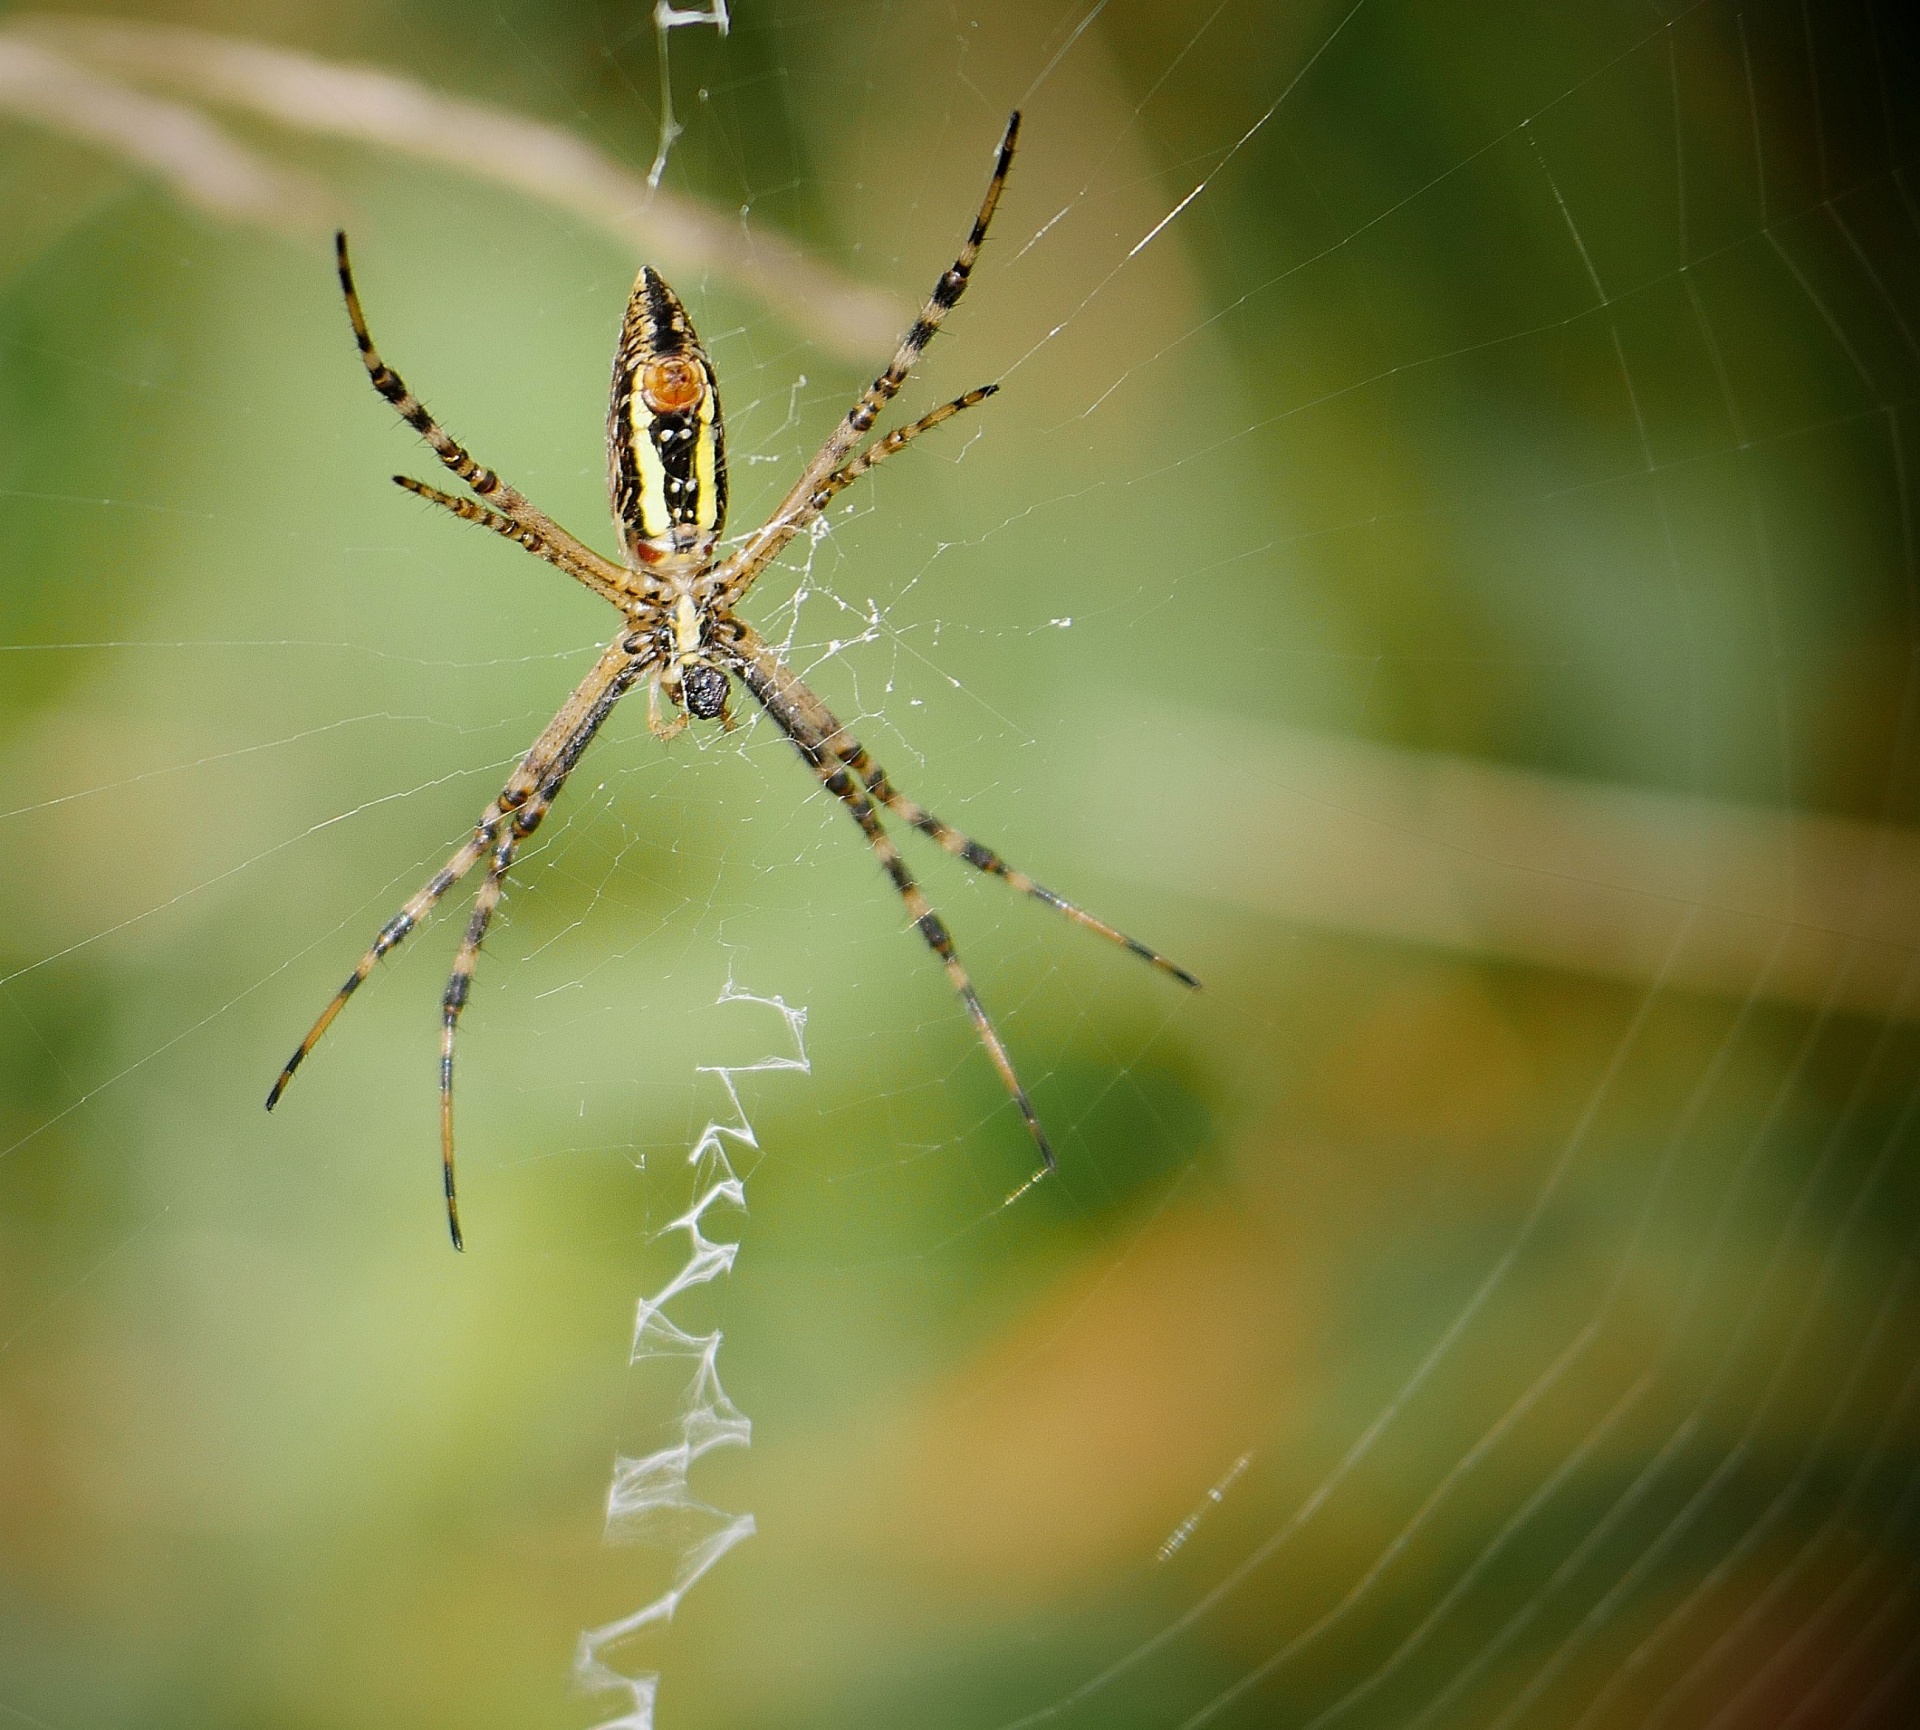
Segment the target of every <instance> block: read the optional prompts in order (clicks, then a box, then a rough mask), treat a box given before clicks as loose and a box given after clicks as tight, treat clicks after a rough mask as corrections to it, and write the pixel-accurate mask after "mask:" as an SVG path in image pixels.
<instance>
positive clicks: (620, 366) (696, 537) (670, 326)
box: [607, 266, 727, 566]
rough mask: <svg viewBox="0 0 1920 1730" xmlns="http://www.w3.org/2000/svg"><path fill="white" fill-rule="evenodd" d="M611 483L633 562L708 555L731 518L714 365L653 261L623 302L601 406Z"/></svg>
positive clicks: (702, 558) (655, 562) (696, 561)
mask: <svg viewBox="0 0 1920 1730" xmlns="http://www.w3.org/2000/svg"><path fill="white" fill-rule="evenodd" d="M607 456H608V487H609V491H610V493H611V496H612V500H613V510H614V515H615V516H617V517H618V518H619V519H620V526H621V532H622V534H623V536H624V537H625V540H626V543H627V550H628V552H629V553H630V554H631V555H632V557H633V559H634V560H635V562H636V563H638V564H641V565H649V566H659V565H661V564H662V563H666V562H669V561H675V562H680V561H684V562H689V563H694V564H704V563H705V562H706V561H707V560H708V559H710V558H711V556H712V553H713V547H714V544H715V542H716V541H718V539H719V537H720V531H721V529H722V527H723V526H724V525H725V523H726V520H727V453H726V437H725V432H724V428H723V426H722V423H721V418H720V393H719V391H718V390H717V389H716V388H715V386H714V381H713V367H712V365H711V363H710V362H709V361H708V359H707V354H706V350H705V349H703V348H702V347H701V346H700V339H699V337H698V336H696V335H695V334H694V329H693V321H692V320H691V319H689V318H688V317H687V312H686V308H685V307H683V306H682V305H681V304H680V300H679V297H678V296H677V295H675V294H674V292H673V290H672V289H670V288H669V287H668V286H667V285H666V283H665V282H664V281H663V280H662V279H661V277H660V275H659V273H658V272H656V271H655V270H653V269H652V268H651V267H650V266H649V267H643V268H642V270H641V272H640V275H639V278H638V280H636V281H635V283H634V285H633V294H632V297H631V298H630V299H629V300H628V302H627V315H626V319H625V322H624V323H623V324H622V325H621V329H620V347H619V350H618V351H617V352H616V354H615V355H614V361H613V399H612V402H611V404H610V406H609V408H608V413H607Z"/></svg>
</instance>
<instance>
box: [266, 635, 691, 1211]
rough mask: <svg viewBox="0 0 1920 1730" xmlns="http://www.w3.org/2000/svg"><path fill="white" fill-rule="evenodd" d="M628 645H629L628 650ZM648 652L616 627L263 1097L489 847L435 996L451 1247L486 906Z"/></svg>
mask: <svg viewBox="0 0 1920 1730" xmlns="http://www.w3.org/2000/svg"><path fill="white" fill-rule="evenodd" d="M629 644H631V645H632V647H629ZM653 659H654V656H653V654H652V651H651V649H650V648H649V647H648V646H647V644H646V643H645V642H644V640H643V639H638V638H635V637H632V636H629V635H628V634H627V633H624V632H623V633H622V634H621V635H620V636H619V637H616V638H615V639H614V640H613V641H612V642H611V643H609V644H608V645H607V647H606V648H605V649H604V650H602V651H601V655H600V659H599V660H598V661H596V662H595V663H594V666H593V670H592V671H591V672H590V673H588V674H587V676H586V677H585V678H584V679H582V680H581V681H580V684H579V685H578V686H577V687H576V688H575V690H574V693H573V695H572V696H571V697H569V698H568V699H567V701H566V702H565V704H563V705H562V706H561V709H560V712H559V713H558V714H556V715H555V716H554V718H553V719H552V720H551V721H550V722H548V723H547V726H546V729H545V731H544V732H542V733H541V735H540V737H539V738H538V739H537V740H535V741H534V745H533V748H532V749H531V750H530V751H529V752H528V753H527V754H526V756H525V757H524V758H522V759H521V761H520V765H519V767H518V768H516V769H515V770H514V772H513V774H512V775H511V776H510V777H509V778H508V781H507V784H506V786H505V787H504V788H502V789H501V791H500V795H499V797H498V798H496V799H494V800H493V802H492V803H491V804H489V805H488V806H487V808H486V810H485V811H484V812H482V813H481V816H480V821H479V822H478V823H476V824H475V825H474V829H473V833H472V834H471V835H470V836H469V837H468V838H467V840H466V841H465V842H464V843H463V844H462V845H461V846H460V847H459V849H458V850H457V851H456V852H455V853H454V855H453V857H452V858H450V859H449V860H448V861H447V862H446V864H445V865H443V866H442V867H441V868H440V869H439V870H438V871H436V872H435V873H434V874H433V876H432V877H430V878H428V879H427V881H426V883H424V884H423V885H422V886H421V888H420V889H419V891H418V892H417V893H416V894H415V895H414V896H413V898H412V899H411V900H410V901H408V902H407V904H406V905H405V906H404V907H403V908H401V910H400V911H399V912H398V913H396V914H395V915H394V916H393V917H392V918H391V919H389V920H388V921H387V922H386V924H385V925H383V926H381V927H380V931H379V934H378V935H377V936H376V937H375V938H374V940H373V943H372V946H371V947H370V948H369V949H368V950H367V952H366V954H364V955H363V956H361V958H360V961H359V964H358V965H357V966H356V967H355V968H354V970H353V972H352V973H350V974H349V975H348V976H347V981H346V983H345V984H344V985H342V986H341V987H340V989H339V990H338V991H337V992H335V993H334V996H333V1000H332V1001H331V1002H330V1003H329V1004H328V1005H327V1007H326V1008H325V1009H323V1010H322V1011H321V1012H320V1017H319V1019H318V1020H317V1021H315V1022H314V1024H313V1026H312V1028H311V1029H309V1031H308V1033H307V1036H306V1038H305V1039H303V1040H301V1042H300V1045H299V1047H298V1049H297V1050H296V1051H295V1052H294V1054H293V1056H292V1057H290V1058H289V1059H288V1060H287V1064H286V1067H285V1068H284V1069H282V1070H281V1071H280V1075H279V1079H278V1080H276V1081H275V1082H274V1084H273V1090H272V1092H270V1093H269V1094H268V1095H267V1109H268V1110H269V1111H271V1110H272V1109H273V1108H274V1107H275V1106H276V1105H278V1104H279V1103H280V1096H281V1094H283V1093H284V1092H285V1091H286V1089H287V1084H288V1082H290V1081H291V1080H292V1079H293V1075H294V1071H295V1070H297V1069H298V1068H299V1067H300V1065H301V1064H302V1063H303V1062H305V1061H306V1057H307V1053H308V1052H310V1051H311V1050H313V1048H314V1047H315V1046H316V1045H318V1044H319V1043H320V1039H321V1036H322V1035H323V1034H324V1033H325V1032H326V1031H327V1029H328V1028H329V1027H331V1026H332V1025H333V1021H334V1018H335V1017H336V1016H337V1015H338V1014H339V1013H340V1011H341V1010H342V1009H344V1008H345V1007H346V1005H347V999H348V998H350V997H351V996H352V995H353V994H354V992H356V991H357V990H359V988H360V986H361V984H362V983H363V982H364V981H365V980H366V978H367V976H368V975H369V974H371V973H372V972H373V969H374V966H375V964H376V963H377V962H378V961H379V960H380V958H381V957H382V956H383V955H385V954H386V953H387V952H388V951H389V950H390V949H392V948H394V947H395V946H396V945H397V944H399V943H400V941H401V940H402V939H403V938H405V937H406V935H407V934H408V933H409V932H410V931H412V930H413V928H414V927H415V926H416V925H418V924H419V923H420V921H421V920H423V919H424V918H425V917H426V916H427V914H428V913H429V912H431V911H432V910H433V908H434V906H435V905H436V904H437V903H438V902H439V900H440V899H441V897H442V896H444V895H445V894H446V893H447V891H448V890H449V889H451V888H452V887H453V886H454V884H456V883H458V882H459V881H460V880H461V878H463V877H465V876H466V874H467V873H468V872H469V871H471V870H472V869H473V868H474V866H475V865H477V864H478V863H479V862H480V860H481V859H482V858H483V857H484V856H485V855H486V854H487V853H488V852H489V851H490V850H491V851H492V853H493V860H492V862H491V864H490V865H489V866H488V869H487V875H486V878H485V880H484V881H483V882H482V884H481V886H480V892H479V894H478V895H477V896H476V897H475V898H474V907H473V914H472V917H471V918H470V919H469V920H468V923H467V933H466V936H465V938H464V939H463V940H462V942H461V945H460V952H459V954H458V956H457V957H456V958H455V961H454V967H453V976H452V977H451V978H450V979H449V980H448V982H447V989H446V994H445V996H444V997H443V999H442V1002H441V1045H440V1151H441V1161H442V1164H443V1167H444V1171H445V1185H446V1194H447V1224H448V1227H449V1229H450V1230H451V1232H452V1235H453V1246H454V1248H455V1249H459V1248H461V1247H463V1246H462V1243H461V1238H460V1220H459V1215H458V1213H457V1211H456V1209H455V1206H454V1188H453V1037H454V1028H455V1024H456V1023H457V1022H458V1020H459V1017H460V1011H461V1010H462V1009H463V1008H464V1007H465V1006H466V1000H467V992H468V989H469V986H470V983H471V981H472V978H473V969H474V965H475V963H476V962H477V961H478V959H479V954H480V945H481V943H482V942H483V941H484V940H485V938H486V934H487V927H488V925H489V923H490V922H491V921H492V918H493V913H494V909H495V908H496V907H497V906H498V905H499V902H500V896H501V893H502V890H503V889H504V887H505V880H506V873H507V868H508V867H509V866H510V865H511V864H512V863H513V855H514V850H515V849H516V848H517V847H518V846H519V844H520V843H521V842H522V841H524V840H525V839H526V838H527V837H528V836H529V835H531V834H532V833H533V832H534V830H535V829H537V828H538V827H539V825H540V821H541V819H542V818H543V817H545V816H546V814H547V811H548V810H549V809H550V808H551V806H552V804H553V801H554V800H555V799H556V798H557V797H559V794H560V790H561V788H563V787H564V786H565V785H566V784H567V777H568V776H569V775H571V774H572V773H573V770H574V767H575V765H576V764H578V763H579V761H580V758H581V756H582V754H583V753H584V752H585V751H586V749H587V747H588V746H589V745H590V744H592V743H593V739H594V735H595V734H596V733H598V732H599V730H600V728H601V725H602V724H603V723H604V722H605V720H606V718H607V716H608V715H610V714H612V713H613V709H614V705H615V704H616V703H618V702H619V701H620V699H621V698H622V697H623V696H625V695H626V693H627V692H628V691H629V690H630V689H631V688H632V686H633V683H634V681H635V680H636V679H638V678H639V676H640V675H641V674H642V673H643V672H645V671H646V669H647V668H648V667H649V666H650V665H651V664H652V662H653Z"/></svg>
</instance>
